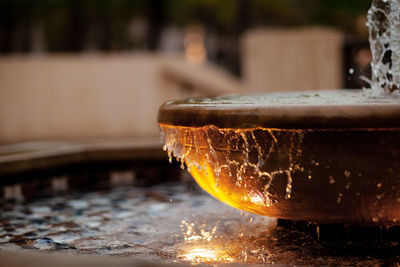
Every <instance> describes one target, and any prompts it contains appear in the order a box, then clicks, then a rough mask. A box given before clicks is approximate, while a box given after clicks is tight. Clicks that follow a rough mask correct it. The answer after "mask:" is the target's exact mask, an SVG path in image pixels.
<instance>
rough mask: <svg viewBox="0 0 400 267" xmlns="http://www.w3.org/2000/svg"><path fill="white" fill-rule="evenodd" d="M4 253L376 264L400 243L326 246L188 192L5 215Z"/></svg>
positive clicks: (1, 219) (116, 191)
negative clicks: (56, 253) (57, 253)
mask: <svg viewBox="0 0 400 267" xmlns="http://www.w3.org/2000/svg"><path fill="white" fill-rule="evenodd" d="M0 214H1V215H0V249H1V250H18V251H41V252H55V251H58V252H64V253H68V254H74V255H77V254H90V255H113V256H118V257H120V258H123V259H126V258H133V259H135V260H145V261H150V262H163V263H175V262H180V263H216V262H220V263H222V262H224V263H231V262H235V263H240V264H243V265H247V264H255V263H267V264H296V265H297V264H306V265H308V264H312V265H321V264H322V265H325V264H328V265H357V264H358V265H362V266H365V265H374V264H378V265H381V264H394V263H397V262H400V256H398V255H400V246H399V245H398V243H397V242H393V241H392V242H378V243H376V242H375V243H365V242H362V243H352V242H348V241H346V243H340V244H338V243H324V242H319V241H317V240H315V239H314V238H312V237H310V236H309V235H307V234H303V233H299V232H296V231H290V230H289V229H288V228H284V227H276V220H274V219H271V218H268V217H263V216H255V215H252V214H249V213H242V212H240V211H238V210H236V209H233V208H231V207H229V206H227V205H224V204H222V203H220V202H218V201H216V200H214V199H213V198H211V197H210V196H208V195H205V194H202V193H201V192H199V191H198V190H192V189H191V188H190V187H188V186H187V185H186V186H184V185H182V184H166V185H159V186H154V187H147V188H138V187H116V188H112V189H109V190H103V191H95V192H87V193H68V194H65V195H63V196H54V197H48V198H41V199H37V200H35V201H32V202H29V203H26V204H22V203H20V204H18V203H3V205H2V206H1V208H0Z"/></svg>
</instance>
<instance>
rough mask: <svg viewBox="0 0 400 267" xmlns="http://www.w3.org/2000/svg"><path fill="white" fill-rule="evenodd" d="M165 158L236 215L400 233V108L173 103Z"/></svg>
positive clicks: (263, 99) (332, 97)
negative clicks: (387, 228)
mask: <svg viewBox="0 0 400 267" xmlns="http://www.w3.org/2000/svg"><path fill="white" fill-rule="evenodd" d="M158 122H159V124H160V127H161V129H162V131H163V133H164V138H165V149H168V151H169V153H170V157H172V156H175V157H177V158H178V160H181V161H182V164H185V165H186V166H187V168H188V171H189V172H190V173H191V174H192V176H193V177H194V179H195V180H196V181H197V182H198V184H199V185H200V186H201V187H202V188H203V189H204V190H206V191H207V192H208V193H210V194H211V195H212V196H214V197H216V198H217V199H219V200H221V201H222V202H224V203H226V204H229V205H231V206H233V207H236V208H239V209H242V210H246V211H250V212H254V213H257V214H261V215H266V216H272V217H277V218H282V219H290V220H302V221H309V222H316V223H344V224H351V225H383V226H393V225H398V224H400V101H399V99H390V98H385V97H380V98H377V97H375V98H373V97H369V96H368V93H367V92H364V91H354V90H349V91H345V90H343V91H319V92H302V93H288V94H266V95H247V96H243V95H231V96H223V97H217V98H202V99H189V100H184V101H175V102H167V103H165V104H164V105H163V106H162V107H161V108H160V111H159V117H158Z"/></svg>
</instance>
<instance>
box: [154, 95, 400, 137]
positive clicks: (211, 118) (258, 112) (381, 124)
mask: <svg viewBox="0 0 400 267" xmlns="http://www.w3.org/2000/svg"><path fill="white" fill-rule="evenodd" d="M158 122H159V123H162V124H168V125H174V126H189V127H201V126H206V125H214V126H217V127H220V128H236V129H246V128H254V127H262V128H278V129H332V128H333V129H334V128H344V129H349V128H397V127H400V98H399V97H372V96H369V94H368V91H367V90H365V91H364V90H326V91H322V90H321V91H306V92H292V93H269V94H252V95H227V96H221V97H215V98H192V99H185V100H178V101H170V102H167V103H165V104H164V105H162V106H161V108H160V111H159V114H158Z"/></svg>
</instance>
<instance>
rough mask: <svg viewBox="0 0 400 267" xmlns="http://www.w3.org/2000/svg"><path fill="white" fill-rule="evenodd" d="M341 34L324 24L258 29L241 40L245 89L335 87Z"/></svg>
mask: <svg viewBox="0 0 400 267" xmlns="http://www.w3.org/2000/svg"><path fill="white" fill-rule="evenodd" d="M343 39H344V37H343V34H342V33H340V32H338V31H336V30H332V29H327V28H304V29H259V30H252V31H249V32H247V33H246V34H245V35H244V36H243V38H242V41H241V47H242V70H243V79H244V81H243V82H244V87H245V88H246V89H247V91H248V92H271V91H277V92H280V91H300V90H320V89H339V88H341V87H342V81H343V78H342V69H343V64H342V57H343V55H342V46H343Z"/></svg>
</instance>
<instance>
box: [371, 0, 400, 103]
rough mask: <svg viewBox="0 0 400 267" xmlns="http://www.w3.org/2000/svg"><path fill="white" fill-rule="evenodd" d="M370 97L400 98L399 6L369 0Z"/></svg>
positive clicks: (395, 2) (390, 0) (393, 2)
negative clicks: (393, 96) (370, 4)
mask: <svg viewBox="0 0 400 267" xmlns="http://www.w3.org/2000/svg"><path fill="white" fill-rule="evenodd" d="M367 26H368V28H369V33H370V36H369V42H370V46H371V53H372V62H371V69H372V77H371V80H370V81H368V82H369V83H370V85H371V90H370V92H371V94H372V95H373V96H385V95H397V96H400V2H399V1H398V0H373V1H372V6H371V8H370V9H369V11H368V23H367Z"/></svg>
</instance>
